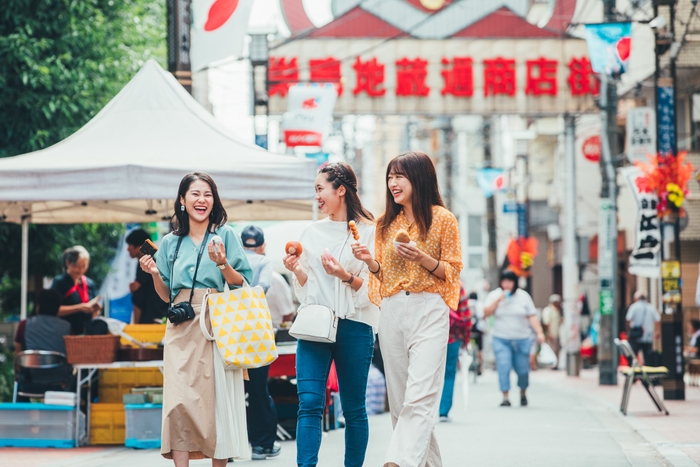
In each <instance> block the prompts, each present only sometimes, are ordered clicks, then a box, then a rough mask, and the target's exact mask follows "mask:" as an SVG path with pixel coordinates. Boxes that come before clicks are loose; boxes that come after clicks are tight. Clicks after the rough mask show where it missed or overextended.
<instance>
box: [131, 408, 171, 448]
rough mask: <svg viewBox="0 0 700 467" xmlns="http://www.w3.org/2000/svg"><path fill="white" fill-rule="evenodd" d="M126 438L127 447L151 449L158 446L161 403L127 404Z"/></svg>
mask: <svg viewBox="0 0 700 467" xmlns="http://www.w3.org/2000/svg"><path fill="white" fill-rule="evenodd" d="M124 409H125V414H126V440H125V442H124V445H125V446H126V447H129V448H139V449H153V448H159V447H160V432H161V427H162V423H163V406H162V405H161V404H127V405H125V406H124Z"/></svg>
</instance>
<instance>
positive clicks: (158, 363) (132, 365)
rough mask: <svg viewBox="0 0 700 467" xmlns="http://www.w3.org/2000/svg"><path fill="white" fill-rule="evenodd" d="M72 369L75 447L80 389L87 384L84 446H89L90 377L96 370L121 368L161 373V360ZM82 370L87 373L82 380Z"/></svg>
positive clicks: (79, 366)
mask: <svg viewBox="0 0 700 467" xmlns="http://www.w3.org/2000/svg"><path fill="white" fill-rule="evenodd" d="M73 368H75V369H76V370H77V376H78V377H77V381H78V384H77V385H76V388H75V400H76V402H77V403H76V405H75V445H76V446H80V428H79V417H80V389H81V388H82V387H83V386H84V385H85V384H86V383H87V385H88V393H87V404H86V408H87V418H86V423H85V429H86V435H87V436H86V439H87V441H86V444H90V404H91V403H92V377H93V376H94V375H95V372H96V371H97V370H112V369H121V368H159V369H160V371H161V372H162V371H163V360H151V361H146V362H113V363H76V364H74V365H73ZM83 370H85V371H86V372H87V373H86V375H85V377H84V378H83V376H82V375H83Z"/></svg>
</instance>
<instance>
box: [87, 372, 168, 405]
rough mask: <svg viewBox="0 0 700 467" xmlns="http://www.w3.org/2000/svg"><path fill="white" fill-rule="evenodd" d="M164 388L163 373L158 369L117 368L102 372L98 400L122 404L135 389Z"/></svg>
mask: <svg viewBox="0 0 700 467" xmlns="http://www.w3.org/2000/svg"><path fill="white" fill-rule="evenodd" d="M143 386H149V387H162V386H163V373H161V372H160V369H158V368H116V369H111V370H101V371H100V383H99V389H98V391H97V398H98V400H99V401H100V402H121V401H122V396H123V395H124V394H128V393H129V392H131V389H132V388H135V387H143Z"/></svg>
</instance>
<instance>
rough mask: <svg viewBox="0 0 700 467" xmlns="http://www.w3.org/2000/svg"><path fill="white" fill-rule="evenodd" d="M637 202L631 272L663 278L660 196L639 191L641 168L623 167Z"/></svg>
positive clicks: (630, 260)
mask: <svg viewBox="0 0 700 467" xmlns="http://www.w3.org/2000/svg"><path fill="white" fill-rule="evenodd" d="M620 172H622V175H624V177H625V179H626V181H627V187H628V188H629V189H630V191H631V192H632V195H633V196H634V200H635V202H636V203H637V219H636V222H635V235H634V248H633V249H632V253H631V254H630V257H629V272H630V274H634V275H635V276H639V277H650V278H658V277H659V268H660V266H661V228H660V226H659V217H658V215H657V209H656V208H657V204H658V202H659V199H658V197H657V196H656V195H655V194H654V193H644V192H642V191H640V190H639V186H638V185H637V183H636V180H637V179H638V178H639V177H642V176H644V173H643V172H642V171H641V170H640V169H639V168H637V167H625V168H624V169H621V170H620Z"/></svg>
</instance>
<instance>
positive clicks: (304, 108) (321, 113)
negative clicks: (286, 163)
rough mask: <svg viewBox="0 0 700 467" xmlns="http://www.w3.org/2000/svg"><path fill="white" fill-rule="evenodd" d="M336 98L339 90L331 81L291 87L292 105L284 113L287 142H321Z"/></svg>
mask: <svg viewBox="0 0 700 467" xmlns="http://www.w3.org/2000/svg"><path fill="white" fill-rule="evenodd" d="M337 98H338V91H337V90H336V86H334V85H332V84H325V85H318V84H313V85H297V86H292V87H290V88H289V109H288V110H287V112H285V113H284V115H283V116H282V130H283V132H284V144H286V145H287V147H294V146H321V144H322V139H323V131H324V130H325V129H326V126H327V125H328V122H329V121H330V119H331V117H332V116H333V108H334V107H335V102H336V100H337Z"/></svg>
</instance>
